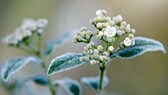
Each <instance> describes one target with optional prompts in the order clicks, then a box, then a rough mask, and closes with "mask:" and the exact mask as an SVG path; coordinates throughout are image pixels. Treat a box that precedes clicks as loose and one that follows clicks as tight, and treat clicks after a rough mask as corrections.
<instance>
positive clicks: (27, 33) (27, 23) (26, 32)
mask: <svg viewBox="0 0 168 95" xmlns="http://www.w3.org/2000/svg"><path fill="white" fill-rule="evenodd" d="M47 24H48V21H47V20H46V19H38V20H37V21H35V20H33V19H25V20H23V22H22V25H21V26H20V27H19V28H17V29H16V30H15V32H13V33H11V34H9V35H7V36H6V37H5V38H3V42H4V43H6V44H7V45H9V46H18V45H20V44H21V43H22V42H24V40H26V39H28V38H29V37H31V36H32V34H33V33H37V34H39V35H41V34H42V33H43V30H44V28H45V27H46V25H47Z"/></svg>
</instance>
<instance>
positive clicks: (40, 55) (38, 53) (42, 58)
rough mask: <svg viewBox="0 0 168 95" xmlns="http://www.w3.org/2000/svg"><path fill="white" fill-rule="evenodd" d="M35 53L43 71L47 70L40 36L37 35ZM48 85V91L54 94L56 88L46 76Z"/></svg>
mask: <svg viewBox="0 0 168 95" xmlns="http://www.w3.org/2000/svg"><path fill="white" fill-rule="evenodd" d="M36 55H37V56H38V57H39V58H40V59H41V61H42V64H41V65H42V67H43V69H44V70H45V72H47V67H46V65H45V63H46V61H45V57H43V55H42V53H41V36H40V35H38V52H37V53H36ZM48 82H49V83H48V87H49V89H50V92H51V93H52V95H56V90H55V86H54V85H53V84H52V80H51V78H50V77H49V76H48Z"/></svg>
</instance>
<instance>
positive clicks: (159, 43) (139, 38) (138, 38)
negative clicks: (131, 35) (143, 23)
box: [135, 37, 166, 54]
mask: <svg viewBox="0 0 168 95" xmlns="http://www.w3.org/2000/svg"><path fill="white" fill-rule="evenodd" d="M135 40H145V41H150V42H155V43H157V44H158V45H160V46H161V47H160V49H161V50H162V52H163V53H164V54H166V49H165V48H164V46H163V44H162V43H161V42H160V41H157V40H154V39H151V38H145V37H135ZM158 50H159V49H158ZM154 51H157V50H154ZM145 52H146V51H145Z"/></svg>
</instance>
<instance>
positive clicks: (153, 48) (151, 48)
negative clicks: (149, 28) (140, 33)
mask: <svg viewBox="0 0 168 95" xmlns="http://www.w3.org/2000/svg"><path fill="white" fill-rule="evenodd" d="M135 40H142V41H146V42H150V43H151V42H153V43H154V44H155V45H151V46H150V44H149V45H147V46H144V45H142V46H137V47H136V46H133V47H132V48H133V50H134V49H143V51H141V52H139V53H138V54H136V55H134V56H131V57H122V56H120V55H119V56H117V57H119V58H122V59H128V58H133V57H137V56H139V55H142V54H144V53H145V52H153V51H162V52H163V53H164V54H166V50H165V48H164V46H163V44H162V43H161V42H159V41H156V40H154V39H151V38H145V37H135ZM135 45H136V43H135ZM129 48H131V47H129ZM129 48H126V49H129ZM119 54H120V52H119Z"/></svg>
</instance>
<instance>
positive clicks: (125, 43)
mask: <svg viewBox="0 0 168 95" xmlns="http://www.w3.org/2000/svg"><path fill="white" fill-rule="evenodd" d="M123 43H124V45H125V46H126V47H129V46H131V44H132V40H131V39H130V38H129V37H127V38H125V40H124V42H123Z"/></svg>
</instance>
